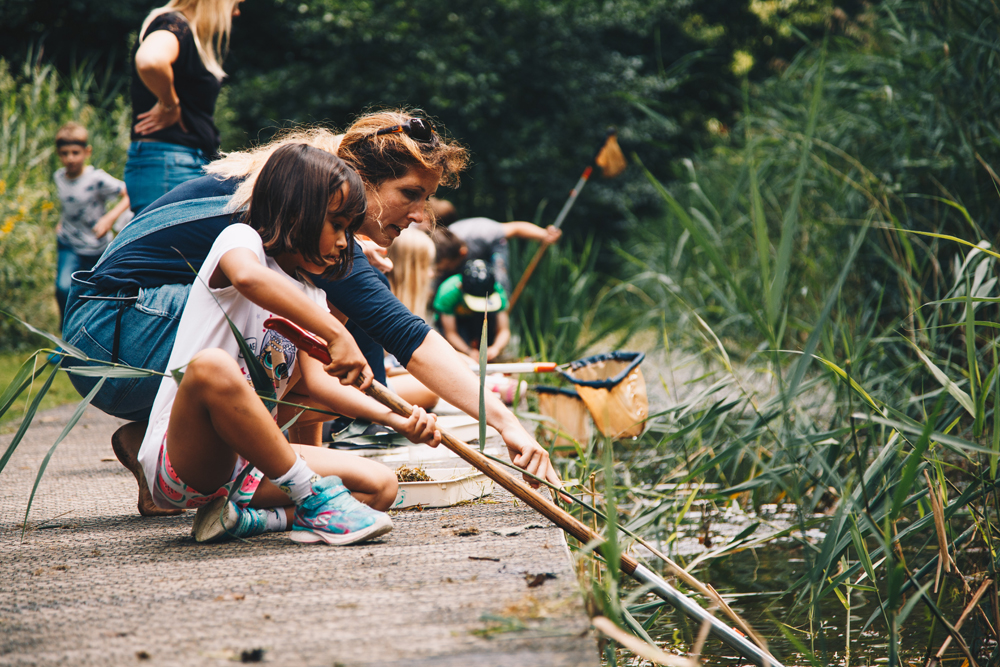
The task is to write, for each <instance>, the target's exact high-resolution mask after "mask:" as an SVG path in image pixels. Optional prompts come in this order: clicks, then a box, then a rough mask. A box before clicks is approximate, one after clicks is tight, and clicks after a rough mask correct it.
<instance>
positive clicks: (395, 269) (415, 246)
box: [389, 228, 434, 319]
mask: <svg viewBox="0 0 1000 667" xmlns="http://www.w3.org/2000/svg"><path fill="white" fill-rule="evenodd" d="M389 259H391V260H392V271H391V272H390V273H389V286H390V287H391V289H392V293H393V294H395V295H396V298H397V299H399V300H400V301H401V302H402V303H403V305H404V306H406V307H407V308H409V309H410V312H412V313H413V314H414V315H417V316H419V317H423V318H425V319H426V317H427V302H428V301H429V300H430V287H431V273H432V271H433V270H434V242H433V241H431V237H429V236H428V235H427V234H425V233H424V232H422V231H420V230H419V229H413V228H407V229H404V230H403V233H402V234H400V235H399V238H397V239H396V240H395V241H394V242H393V244H392V245H391V246H389Z"/></svg>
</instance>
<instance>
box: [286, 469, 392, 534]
mask: <svg viewBox="0 0 1000 667" xmlns="http://www.w3.org/2000/svg"><path fill="white" fill-rule="evenodd" d="M312 490H313V495H311V496H308V497H307V498H305V499H304V500H303V501H302V503H301V504H299V505H298V507H296V508H295V519H294V520H293V521H292V534H291V537H292V540H294V541H295V542H301V543H303V544H315V543H317V542H323V543H326V544H332V545H335V546H343V545H346V544H355V543H357V542H364V541H365V540H370V539H373V538H376V537H378V536H379V535H385V534H386V533H388V532H389V531H390V530H392V519H390V518H389V516H388V515H387V514H385V513H384V512H379V511H378V510H373V509H372V508H371V507H368V505H365V504H364V503H362V502H359V501H358V500H355V498H354V496H352V495H351V492H350V491H348V490H347V487H345V486H344V483H343V482H341V481H340V478H339V477H335V476H332V475H331V476H330V477H323V478H322V479H318V480H315V481H314V482H313V485H312Z"/></svg>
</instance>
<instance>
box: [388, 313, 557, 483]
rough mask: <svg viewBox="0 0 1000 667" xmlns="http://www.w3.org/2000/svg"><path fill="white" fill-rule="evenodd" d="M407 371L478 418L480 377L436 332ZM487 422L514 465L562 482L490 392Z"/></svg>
mask: <svg viewBox="0 0 1000 667" xmlns="http://www.w3.org/2000/svg"><path fill="white" fill-rule="evenodd" d="M406 370H408V371H410V373H411V374H412V375H413V376H414V377H415V378H417V379H418V380H420V381H421V382H423V383H424V384H425V385H426V386H427V387H428V388H429V389H431V390H432V391H433V392H434V393H435V394H437V395H438V396H440V397H441V398H443V399H444V400H446V401H448V402H449V403H451V404H452V405H454V406H455V407H456V408H458V409H460V410H462V411H463V412H465V413H467V414H469V415H472V416H473V417H478V416H479V378H478V377H477V376H476V375H475V374H474V373H473V372H472V371H471V370H469V366H468V361H467V358H466V357H462V356H459V354H458V352H456V351H455V350H454V349H453V348H452V346H451V345H449V344H448V341H446V340H445V339H444V338H442V337H441V335H440V334H438V333H437V332H435V331H431V332H430V333H428V334H427V337H426V338H424V342H423V343H421V345H420V347H418V348H417V349H416V351H414V353H413V356H412V357H410V363H409V364H408V365H407V367H406ZM486 423H487V424H489V425H490V426H492V427H493V428H495V429H496V430H497V431H499V432H500V436H501V437H502V438H503V441H504V444H506V445H507V449H508V450H509V451H510V458H511V461H513V463H514V465H516V466H519V467H521V468H524V469H525V470H527V471H528V472H530V473H532V474H533V475H536V476H538V477H541V478H543V479H547V480H549V481H550V482H552V483H553V484H558V483H559V475H557V474H556V471H555V468H553V467H552V462H551V461H549V453H548V452H547V451H545V450H544V449H543V448H542V446H541V445H539V444H538V443H537V442H535V439H534V438H532V437H531V435H529V434H528V432H527V431H526V430H524V427H523V426H521V422H519V421H518V420H517V417H515V416H514V413H512V412H511V411H510V410H508V409H507V407H506V406H505V405H504V404H503V403H501V402H500V399H499V398H497V397H496V396H495V395H494V394H493V392H489V391H488V392H486ZM525 481H527V482H528V483H529V484H531V485H532V486H536V487H537V486H538V483H537V482H535V481H533V480H530V479H527V478H526V480H525Z"/></svg>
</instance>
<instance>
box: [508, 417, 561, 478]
mask: <svg viewBox="0 0 1000 667" xmlns="http://www.w3.org/2000/svg"><path fill="white" fill-rule="evenodd" d="M501 435H502V436H503V440H504V443H505V444H506V445H507V451H508V452H509V453H510V461H511V463H513V464H514V465H516V466H517V467H518V468H521V469H523V470H526V471H528V472H530V473H531V474H532V475H535V476H536V477H540V478H542V479H544V480H546V481H548V482H549V483H550V484H553V485H554V486H556V487H561V486H562V480H561V479H559V475H558V473H556V469H555V468H554V467H552V461H550V460H549V453H548V452H547V451H545V450H544V449H542V446H541V445H539V444H538V443H537V442H535V440H534V439H533V438H532V437H531V436H530V435H528V432H527V431H525V430H524V429H523V428H519V429H510V428H508V429H506V430H505V431H504V432H503V433H501ZM524 481H525V482H527V483H528V484H529V485H530V486H531V487H532V488H533V489H537V488H538V487H539V486H540V484H539V483H538V482H536V481H535V480H533V479H531V478H530V477H528V476H527V475H524Z"/></svg>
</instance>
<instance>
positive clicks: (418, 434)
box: [390, 406, 441, 447]
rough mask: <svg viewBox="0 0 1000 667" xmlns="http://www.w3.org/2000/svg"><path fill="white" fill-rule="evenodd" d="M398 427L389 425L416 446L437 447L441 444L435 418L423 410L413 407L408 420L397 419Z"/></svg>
mask: <svg viewBox="0 0 1000 667" xmlns="http://www.w3.org/2000/svg"><path fill="white" fill-rule="evenodd" d="M399 419H400V422H399V424H398V425H396V424H390V426H392V428H394V429H395V430H396V431H397V432H399V433H401V434H403V435H405V436H406V439H407V440H409V441H410V442H413V443H416V444H418V445H419V444H425V445H430V446H431V447H437V446H438V445H440V444H441V431H439V430H438V428H437V416H436V415H432V414H430V413H428V412H426V411H425V410H424V409H423V408H418V407H416V406H414V408H413V413H412V414H411V415H410V416H409V418H408V419H406V420H403V418H402V417H400V418H399Z"/></svg>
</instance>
